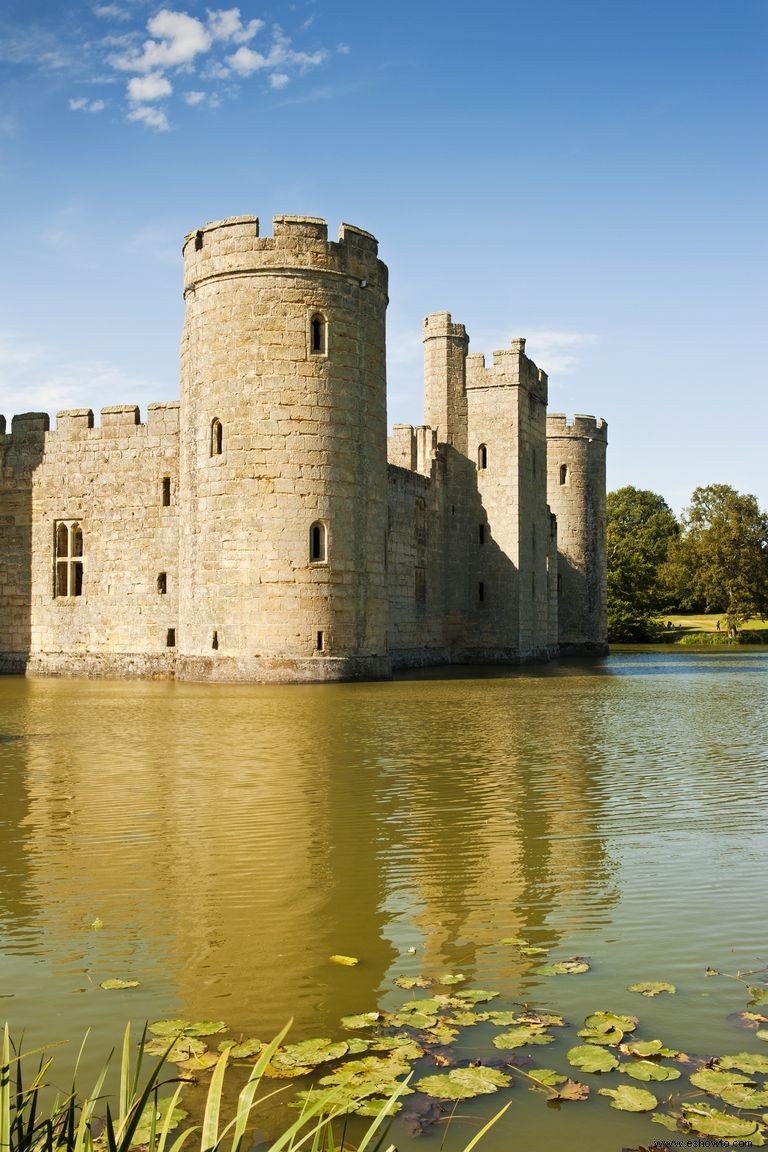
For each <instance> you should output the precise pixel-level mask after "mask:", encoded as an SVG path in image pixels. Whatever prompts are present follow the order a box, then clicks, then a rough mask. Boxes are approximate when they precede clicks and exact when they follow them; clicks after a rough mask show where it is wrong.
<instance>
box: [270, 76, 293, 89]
mask: <svg viewBox="0 0 768 1152" xmlns="http://www.w3.org/2000/svg"><path fill="white" fill-rule="evenodd" d="M289 80H290V76H288V75H287V74H286V73H285V72H273V73H272V75H271V76H270V78H269V83H270V87H272V88H285V86H286V84H287V83H288V81H289Z"/></svg>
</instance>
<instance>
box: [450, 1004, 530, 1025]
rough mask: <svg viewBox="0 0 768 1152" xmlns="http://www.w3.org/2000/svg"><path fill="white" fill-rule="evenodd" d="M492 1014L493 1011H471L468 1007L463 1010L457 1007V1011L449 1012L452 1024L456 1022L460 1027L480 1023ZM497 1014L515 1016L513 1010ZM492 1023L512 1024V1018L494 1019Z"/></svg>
mask: <svg viewBox="0 0 768 1152" xmlns="http://www.w3.org/2000/svg"><path fill="white" fill-rule="evenodd" d="M493 1015H494V1013H492V1012H472V1011H471V1010H470V1009H469V1008H465V1009H463V1010H461V1009H459V1010H458V1011H454V1012H452V1013H451V1022H452V1023H453V1024H458V1025H459V1027H460V1028H469V1027H471V1025H473V1024H482V1023H483V1022H484V1021H485V1020H491V1019H492V1017H493ZM498 1015H500V1016H504V1015H507V1016H511V1017H513V1018H514V1017H515V1013H514V1012H507V1013H504V1012H500V1013H498ZM493 1023H494V1024H513V1023H514V1019H512V1020H494V1021H493Z"/></svg>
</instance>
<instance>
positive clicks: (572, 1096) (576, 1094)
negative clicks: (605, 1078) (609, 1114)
mask: <svg viewBox="0 0 768 1152" xmlns="http://www.w3.org/2000/svg"><path fill="white" fill-rule="evenodd" d="M589 1092H590V1088H589V1084H582V1083H581V1081H580V1080H566V1082H565V1084H563V1086H562V1087H561V1088H558V1089H557V1095H556V1096H553V1097H552V1099H553V1100H586V1099H587V1097H588V1096H589Z"/></svg>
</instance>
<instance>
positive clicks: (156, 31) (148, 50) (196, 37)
mask: <svg viewBox="0 0 768 1152" xmlns="http://www.w3.org/2000/svg"><path fill="white" fill-rule="evenodd" d="M147 31H148V32H149V34H150V35H151V36H152V37H154V39H152V40H145V41H144V45H143V47H142V50H141V52H128V53H126V54H125V55H123V56H112V57H110V63H111V64H112V66H113V67H114V68H118V69H120V70H121V71H123V72H157V71H162V70H164V69H166V68H178V67H180V66H182V65H184V64H191V63H192V61H193V60H194V59H195V57H196V56H199V55H200V53H202V52H208V51H209V50H210V47H211V37H210V35H209V33H208V32H207V31H206V29H205V27H204V25H203V24H202V23H201V22H200V21H199V20H198V19H197V18H196V17H195V16H189V15H188V14H187V13H186V12H171V11H170V10H169V9H167V8H163V9H162V10H161V11H160V12H158V13H157V15H156V16H153V17H152V19H151V20H149V21H148V23H147Z"/></svg>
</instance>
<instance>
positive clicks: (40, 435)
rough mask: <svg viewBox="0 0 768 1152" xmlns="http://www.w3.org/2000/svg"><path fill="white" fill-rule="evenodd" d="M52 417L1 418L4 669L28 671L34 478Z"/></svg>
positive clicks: (0, 634)
mask: <svg viewBox="0 0 768 1152" xmlns="http://www.w3.org/2000/svg"><path fill="white" fill-rule="evenodd" d="M48 423H49V421H48V416H47V415H46V414H45V413H41V412H27V413H24V414H23V415H19V416H14V418H13V423H12V427H11V431H10V432H8V433H6V423H5V417H4V416H0V673H2V672H6V673H7V672H15V673H19V672H24V671H25V669H26V666H27V658H28V655H29V649H30V645H31V642H32V616H31V606H32V478H33V475H34V472H35V469H36V468H37V467H38V465H39V464H40V460H41V458H42V455H43V447H44V444H45V435H46V430H47V428H48Z"/></svg>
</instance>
